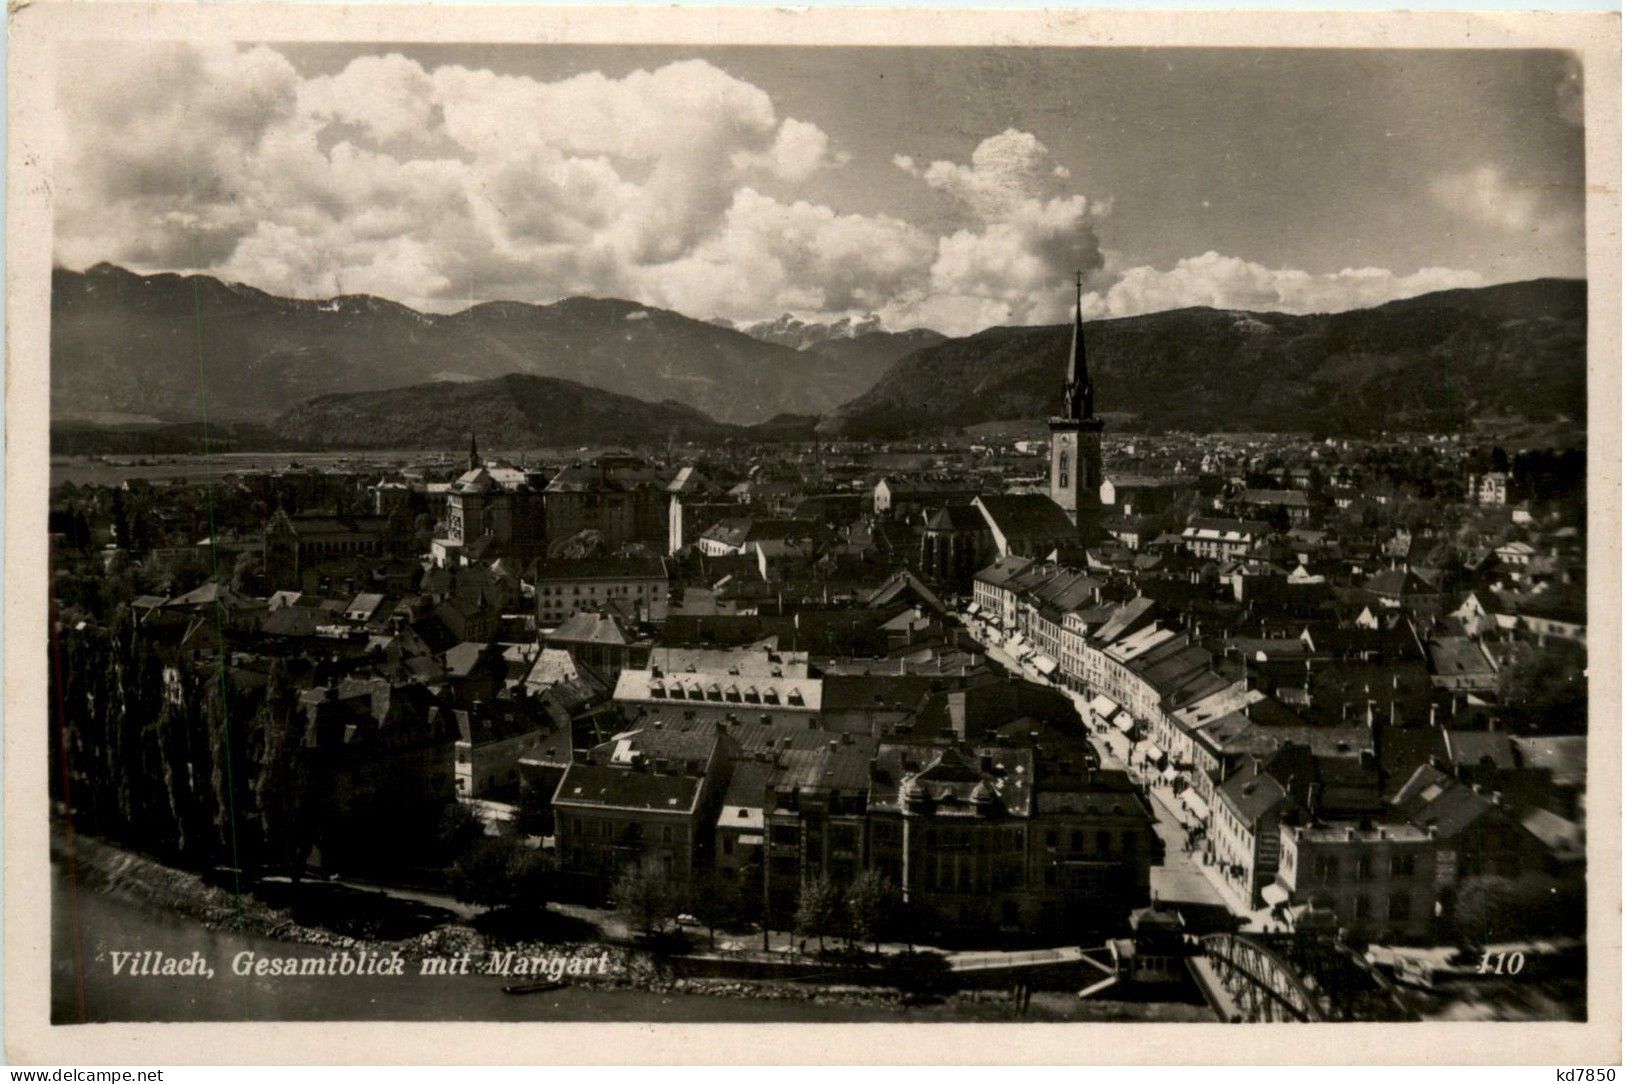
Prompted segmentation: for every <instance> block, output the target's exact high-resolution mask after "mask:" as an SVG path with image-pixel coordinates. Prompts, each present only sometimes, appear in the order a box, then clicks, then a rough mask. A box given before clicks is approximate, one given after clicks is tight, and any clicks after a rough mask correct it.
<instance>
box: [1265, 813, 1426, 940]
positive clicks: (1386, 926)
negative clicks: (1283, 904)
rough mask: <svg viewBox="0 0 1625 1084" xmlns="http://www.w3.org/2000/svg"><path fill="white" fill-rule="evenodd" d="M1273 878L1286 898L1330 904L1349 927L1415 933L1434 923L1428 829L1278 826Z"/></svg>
mask: <svg viewBox="0 0 1625 1084" xmlns="http://www.w3.org/2000/svg"><path fill="white" fill-rule="evenodd" d="M1280 831H1281V848H1280V850H1281V854H1280V867H1279V870H1278V872H1277V873H1276V883H1278V884H1279V885H1280V886H1281V888H1282V889H1283V890H1284V891H1285V894H1286V898H1287V902H1288V903H1289V904H1294V905H1296V904H1308V905H1310V906H1311V907H1312V908H1314V909H1315V910H1319V911H1323V912H1331V913H1333V914H1335V915H1336V916H1337V924H1338V925H1339V926H1340V927H1342V928H1343V929H1344V930H1346V931H1348V933H1349V934H1351V935H1353V936H1356V937H1361V938H1368V939H1373V940H1375V939H1382V938H1389V937H1398V938H1423V937H1427V936H1430V935H1431V934H1432V933H1433V929H1434V918H1435V916H1434V904H1435V902H1436V901H1437V899H1438V895H1437V884H1438V880H1437V871H1436V868H1435V859H1436V852H1437V844H1436V840H1435V838H1434V834H1433V833H1432V832H1429V831H1425V830H1423V829H1421V828H1417V827H1414V826H1411V825H1408V824H1379V825H1374V826H1370V827H1365V826H1362V825H1356V824H1321V825H1310V826H1304V825H1292V824H1283V825H1282V826H1281V830H1280Z"/></svg>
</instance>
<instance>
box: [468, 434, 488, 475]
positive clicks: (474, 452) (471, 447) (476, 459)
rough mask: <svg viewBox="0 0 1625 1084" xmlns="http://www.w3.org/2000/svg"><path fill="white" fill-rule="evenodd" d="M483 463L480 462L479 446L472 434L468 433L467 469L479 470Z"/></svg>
mask: <svg viewBox="0 0 1625 1084" xmlns="http://www.w3.org/2000/svg"><path fill="white" fill-rule="evenodd" d="M484 465H485V464H483V463H481V462H480V446H479V443H478V442H477V441H476V440H475V439H474V434H473V433H472V432H470V433H469V434H468V469H469V470H479V469H480V468H481V467H483V466H484Z"/></svg>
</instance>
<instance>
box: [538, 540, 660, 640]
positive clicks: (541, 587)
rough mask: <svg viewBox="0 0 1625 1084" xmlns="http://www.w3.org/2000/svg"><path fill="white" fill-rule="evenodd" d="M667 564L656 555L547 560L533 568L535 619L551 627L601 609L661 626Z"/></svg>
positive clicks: (544, 625)
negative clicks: (608, 609)
mask: <svg viewBox="0 0 1625 1084" xmlns="http://www.w3.org/2000/svg"><path fill="white" fill-rule="evenodd" d="M667 580H668V572H667V568H666V562H665V561H664V560H663V559H661V558H658V557H584V558H580V559H577V560H564V559H558V558H555V559H550V560H546V561H542V562H540V563H539V564H538V565H537V567H536V620H537V622H538V623H539V624H540V625H541V626H542V627H543V628H554V627H556V626H557V625H559V624H560V623H562V622H563V621H565V620H566V619H567V618H569V617H571V616H572V615H574V614H577V613H595V612H597V611H599V610H603V609H605V608H613V609H614V610H615V611H616V612H618V613H620V614H622V615H624V616H625V617H627V618H630V619H632V620H640V621H649V622H653V623H656V624H658V623H660V622H662V621H664V620H665V619H666V610H667V607H668V605H669V603H670V596H671V592H670V586H669V584H668V582H667Z"/></svg>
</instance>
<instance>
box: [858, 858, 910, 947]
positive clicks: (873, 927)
mask: <svg viewBox="0 0 1625 1084" xmlns="http://www.w3.org/2000/svg"><path fill="white" fill-rule="evenodd" d="M902 906H903V893H902V892H901V891H900V890H899V889H898V887H897V886H896V885H895V884H893V883H892V880H891V878H890V877H887V876H886V875H885V874H884V873H881V872H880V871H879V870H872V869H870V870H864V871H863V872H862V873H860V874H858V876H857V879H856V880H854V881H853V882H852V883H851V884H850V885H848V886H847V889H846V914H847V920H848V921H849V922H850V923H851V926H852V935H853V936H854V937H856V938H857V939H858V940H859V941H868V942H869V943H870V944H872V945H873V946H874V948H875V951H876V952H879V951H880V941H881V939H882V938H884V937H887V936H889V935H890V934H891V932H892V930H893V929H895V927H896V923H897V916H898V915H899V914H900V913H901V911H902Z"/></svg>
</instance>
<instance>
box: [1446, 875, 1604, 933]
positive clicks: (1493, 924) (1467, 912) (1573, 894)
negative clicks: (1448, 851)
mask: <svg viewBox="0 0 1625 1084" xmlns="http://www.w3.org/2000/svg"><path fill="white" fill-rule="evenodd" d="M1451 917H1452V918H1454V919H1455V922H1456V933H1457V935H1458V936H1459V937H1460V938H1461V939H1462V940H1464V941H1467V942H1469V943H1471V944H1475V945H1489V944H1494V943H1495V942H1497V941H1517V940H1521V939H1523V938H1527V937H1537V936H1544V935H1551V934H1572V935H1583V934H1584V932H1585V895H1584V890H1583V888H1582V889H1581V890H1580V891H1578V892H1577V891H1575V886H1571V885H1567V884H1564V883H1561V882H1558V881H1555V880H1553V879H1552V878H1550V877H1539V876H1537V877H1522V878H1519V879H1517V880H1513V879H1512V878H1510V877H1469V878H1467V879H1466V880H1464V881H1462V883H1461V887H1460V888H1459V889H1458V890H1457V892H1456V902H1455V906H1454V908H1453V909H1452V912H1451Z"/></svg>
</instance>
